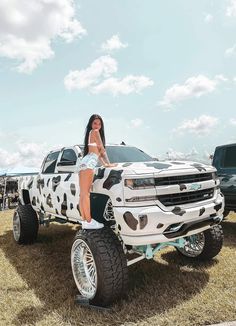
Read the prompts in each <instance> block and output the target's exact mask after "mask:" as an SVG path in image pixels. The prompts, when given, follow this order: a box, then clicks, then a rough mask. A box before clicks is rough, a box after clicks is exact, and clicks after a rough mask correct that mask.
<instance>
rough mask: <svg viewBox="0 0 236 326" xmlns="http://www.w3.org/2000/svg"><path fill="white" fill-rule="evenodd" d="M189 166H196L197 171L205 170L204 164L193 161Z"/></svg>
mask: <svg viewBox="0 0 236 326" xmlns="http://www.w3.org/2000/svg"><path fill="white" fill-rule="evenodd" d="M190 165H191V166H193V167H194V168H196V169H197V170H198V171H200V172H201V171H206V169H205V168H204V166H202V165H201V164H199V163H194V164H190Z"/></svg>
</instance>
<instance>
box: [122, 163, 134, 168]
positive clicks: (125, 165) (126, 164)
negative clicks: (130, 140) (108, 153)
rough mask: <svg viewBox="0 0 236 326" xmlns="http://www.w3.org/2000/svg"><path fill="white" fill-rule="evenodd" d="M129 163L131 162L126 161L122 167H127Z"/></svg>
mask: <svg viewBox="0 0 236 326" xmlns="http://www.w3.org/2000/svg"><path fill="white" fill-rule="evenodd" d="M130 165H132V163H130V162H127V163H124V164H122V167H127V166H130Z"/></svg>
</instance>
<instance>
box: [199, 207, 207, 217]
mask: <svg viewBox="0 0 236 326" xmlns="http://www.w3.org/2000/svg"><path fill="white" fill-rule="evenodd" d="M205 210H206V209H205V207H202V208H201V209H200V211H199V216H201V215H202V214H203V213H204V212H205Z"/></svg>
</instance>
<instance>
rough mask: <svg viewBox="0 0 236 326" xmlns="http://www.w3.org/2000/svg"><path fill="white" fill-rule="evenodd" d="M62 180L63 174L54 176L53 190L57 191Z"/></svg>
mask: <svg viewBox="0 0 236 326" xmlns="http://www.w3.org/2000/svg"><path fill="white" fill-rule="evenodd" d="M60 182H61V176H60V175H58V176H57V177H53V178H52V190H53V191H56V189H57V187H58V185H59V184H60Z"/></svg>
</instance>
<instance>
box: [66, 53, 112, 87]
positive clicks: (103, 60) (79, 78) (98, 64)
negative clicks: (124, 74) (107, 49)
mask: <svg viewBox="0 0 236 326" xmlns="http://www.w3.org/2000/svg"><path fill="white" fill-rule="evenodd" d="M117 66H118V64H117V61H116V60H115V59H114V58H112V57H110V56H109V55H106V56H102V57H99V58H98V59H96V60H95V61H93V62H92V63H91V65H90V66H89V67H88V68H86V69H83V70H73V71H70V72H69V74H68V75H67V76H66V77H65V79H64V85H65V87H66V89H68V90H73V89H83V88H88V87H90V86H92V85H94V84H96V83H97V82H98V81H99V80H100V79H101V78H102V77H109V76H110V75H111V74H113V73H114V72H116V71H117Z"/></svg>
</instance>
